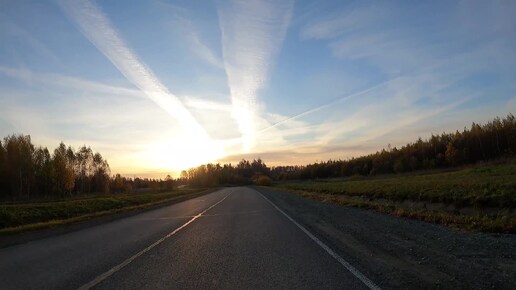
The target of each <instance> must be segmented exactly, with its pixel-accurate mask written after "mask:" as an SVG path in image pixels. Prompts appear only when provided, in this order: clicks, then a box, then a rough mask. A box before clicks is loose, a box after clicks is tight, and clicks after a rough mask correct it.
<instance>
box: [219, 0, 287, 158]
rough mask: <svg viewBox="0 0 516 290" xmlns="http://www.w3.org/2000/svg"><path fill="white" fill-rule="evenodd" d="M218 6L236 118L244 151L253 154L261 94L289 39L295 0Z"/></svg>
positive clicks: (258, 1) (237, 2)
mask: <svg viewBox="0 0 516 290" xmlns="http://www.w3.org/2000/svg"><path fill="white" fill-rule="evenodd" d="M218 6H219V8H218V12H219V23H220V28H221V32H222V45H223V56H224V67H225V69H226V74H227V77H228V86H229V90H230V94H231V102H232V106H233V109H232V116H233V118H235V120H236V121H237V122H238V125H239V129H240V132H241V134H242V145H243V146H242V149H243V151H244V152H249V151H250V150H251V149H252V148H253V147H254V145H255V138H256V121H257V120H256V118H257V111H258V110H259V109H258V107H259V103H258V100H257V98H258V93H259V90H260V89H262V88H263V87H264V86H265V85H266V82H267V79H268V73H269V71H270V69H271V66H272V64H273V61H274V58H275V56H276V55H277V53H278V51H279V50H280V47H281V44H282V42H283V39H284V37H285V34H286V31H287V28H288V25H289V23H290V18H291V14H292V9H293V1H290V0H286V1H270V0H267V1H260V0H253V1H241V0H234V1H230V2H229V3H219V5H218Z"/></svg>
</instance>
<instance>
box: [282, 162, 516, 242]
mask: <svg viewBox="0 0 516 290" xmlns="http://www.w3.org/2000/svg"><path fill="white" fill-rule="evenodd" d="M276 187H280V188H282V189H287V190H290V191H292V192H295V193H298V194H300V195H302V196H304V197H308V198H312V199H318V200H325V201H332V202H335V203H339V204H343V205H350V206H356V207H362V208H370V209H374V210H377V211H381V212H386V213H391V214H395V215H398V216H406V217H411V218H417V219H421V220H426V221H430V222H436V223H443V224H447V225H451V226H454V227H458V228H463V229H468V230H479V231H488V232H508V233H515V232H516V219H515V217H514V212H513V210H514V208H515V206H516V162H514V161H511V162H508V163H506V164H498V165H488V166H478V167H472V168H468V169H463V170H459V171H453V172H442V173H432V174H420V175H405V176H390V177H376V178H374V177H373V178H367V177H353V178H349V179H347V180H339V181H310V182H287V183H280V184H277V185H276ZM436 204H438V205H440V207H436V206H434V205H436ZM435 208H439V209H435ZM444 209H446V210H444ZM462 209H464V210H462Z"/></svg>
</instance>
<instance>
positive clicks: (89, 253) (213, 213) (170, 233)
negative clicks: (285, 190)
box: [0, 187, 381, 289]
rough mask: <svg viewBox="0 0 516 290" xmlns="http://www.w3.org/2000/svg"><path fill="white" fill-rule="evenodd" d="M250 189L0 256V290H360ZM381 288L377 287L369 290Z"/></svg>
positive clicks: (328, 253)
mask: <svg viewBox="0 0 516 290" xmlns="http://www.w3.org/2000/svg"><path fill="white" fill-rule="evenodd" d="M303 229H304V228H303V226H299V225H296V224H295V222H293V221H292V220H290V219H289V218H288V217H287V216H286V215H285V214H284V213H283V212H282V211H281V209H278V208H276V207H275V206H274V205H273V204H271V203H270V202H269V201H268V200H266V198H265V197H264V196H262V194H261V193H259V192H258V191H256V190H254V189H251V188H243V187H240V188H227V189H223V190H220V191H217V192H214V193H210V194H208V195H205V196H202V197H198V198H195V199H191V200H188V201H184V202H181V203H178V204H174V205H171V206H167V207H163V208H160V209H156V210H152V211H148V212H144V213H141V214H138V215H135V216H131V217H127V218H123V219H119V220H115V221H112V222H109V223H106V224H101V225H97V226H94V227H90V228H86V229H82V230H79V231H75V232H70V233H66V234H62V235H58V236H53V237H48V238H44V239H40V240H37V241H32V242H29V243H25V244H21V245H16V246H11V247H7V248H3V249H0V288H1V289H77V288H81V287H84V288H88V287H93V288H96V289H97V288H98V289H264V288H268V289H271V288H272V289H368V288H371V287H373V288H374V287H375V286H376V285H375V284H374V281H371V280H369V279H368V277H367V276H366V275H364V272H360V271H359V270H357V269H356V268H354V266H353V265H352V264H348V263H347V261H346V260H344V259H342V258H341V257H340V256H339V255H338V254H337V253H336V252H333V251H332V248H331V246H330V247H328V246H327V245H326V244H324V243H323V242H321V240H319V239H318V238H317V236H314V235H311V232H309V231H306V229H304V230H303ZM379 286H381V285H379Z"/></svg>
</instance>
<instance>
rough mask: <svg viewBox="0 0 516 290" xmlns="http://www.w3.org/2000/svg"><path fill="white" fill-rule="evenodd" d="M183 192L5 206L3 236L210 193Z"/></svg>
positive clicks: (0, 213)
mask: <svg viewBox="0 0 516 290" xmlns="http://www.w3.org/2000/svg"><path fill="white" fill-rule="evenodd" d="M206 192H207V190H201V189H180V190H176V191H173V192H166V193H144V194H137V193H136V194H113V195H97V196H87V197H76V198H69V199H63V200H54V201H40V202H21V203H5V204H1V205H0V234H9V233H15V232H20V231H25V230H31V229H40V228H46V227H52V226H57V225H62V224H68V223H73V222H78V221H84V220H88V219H91V218H95V217H99V216H105V215H110V214H115V213H119V212H125V211H131V210H137V209H142V208H146V207H151V206H155V205H159V204H164V203H167V202H172V201H174V200H182V199H187V198H193V197H196V196H199V195H202V194H204V193H206Z"/></svg>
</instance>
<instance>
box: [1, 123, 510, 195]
mask: <svg viewBox="0 0 516 290" xmlns="http://www.w3.org/2000/svg"><path fill="white" fill-rule="evenodd" d="M514 153H516V120H515V118H514V116H513V115H512V114H509V115H507V117H505V118H503V119H501V118H499V117H497V118H494V119H493V120H492V121H489V122H488V123H486V124H484V125H480V124H476V123H473V124H472V125H471V127H470V128H464V130H462V131H456V132H454V133H442V134H440V135H433V134H432V135H431V137H430V138H428V139H426V140H423V139H421V138H419V139H418V140H417V141H415V142H413V143H408V144H406V145H404V146H402V147H400V148H397V147H391V146H388V147H387V148H384V149H382V150H380V151H377V152H375V153H373V154H369V155H364V156H360V157H356V158H350V159H347V160H328V161H325V162H317V163H312V164H308V165H303V166H277V167H272V168H269V167H268V166H267V165H266V164H265V163H264V162H263V161H262V160H261V159H260V158H258V159H255V160H253V161H248V160H245V159H244V160H241V161H240V162H239V163H238V164H236V165H232V164H231V163H228V164H222V165H221V164H219V163H217V164H211V163H210V164H206V165H201V166H198V167H195V168H191V169H188V170H184V171H182V173H181V177H180V178H178V179H177V180H174V179H172V178H171V177H170V175H168V176H167V177H166V178H165V179H164V180H161V179H148V178H145V179H142V178H138V177H135V178H127V177H124V176H121V175H120V174H115V175H113V176H111V170H110V168H109V164H108V162H107V160H105V159H104V158H103V157H102V155H101V154H100V153H98V152H96V153H94V152H93V151H92V150H91V148H90V147H86V146H82V147H80V148H79V149H78V150H74V149H73V148H72V147H70V146H66V145H65V144H64V143H62V142H61V143H60V144H59V146H58V147H57V148H56V149H55V150H54V151H53V152H52V153H51V152H50V151H49V150H48V149H47V148H46V147H41V146H38V147H36V146H35V145H33V144H32V142H31V138H30V136H29V135H10V136H7V137H5V138H4V139H3V141H0V199H2V200H20V199H33V198H47V197H52V198H53V197H57V198H60V197H66V196H74V195H81V194H92V193H109V192H112V193H119V192H132V191H139V190H143V189H152V190H156V191H164V190H172V189H173V188H174V187H176V186H178V185H190V186H198V187H208V186H219V185H246V184H251V183H258V184H264V185H266V184H270V182H271V181H272V180H293V179H299V180H304V179H318V178H336V177H348V176H352V175H364V176H374V175H377V174H392V173H403V172H410V171H416V170H428V169H438V168H446V167H452V166H460V165H467V164H472V163H476V162H479V161H487V160H490V159H494V158H499V157H503V156H511V155H514Z"/></svg>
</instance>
